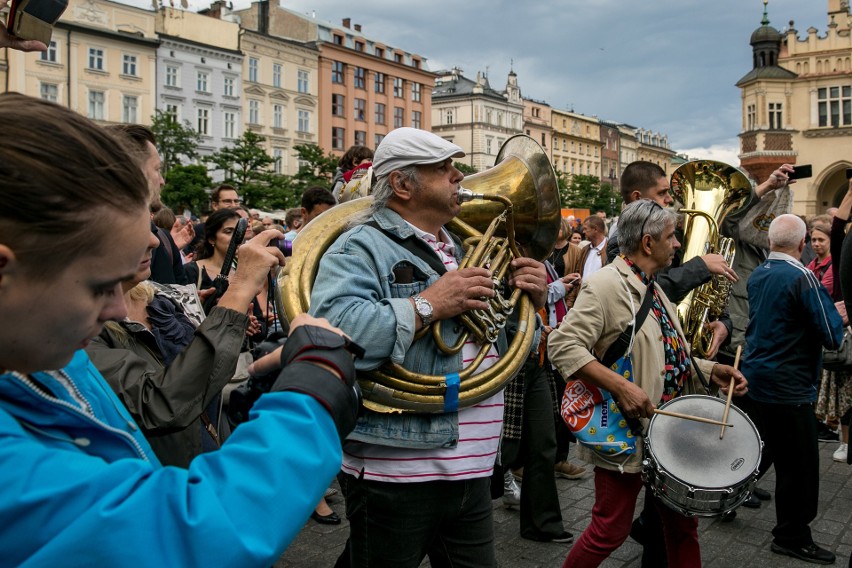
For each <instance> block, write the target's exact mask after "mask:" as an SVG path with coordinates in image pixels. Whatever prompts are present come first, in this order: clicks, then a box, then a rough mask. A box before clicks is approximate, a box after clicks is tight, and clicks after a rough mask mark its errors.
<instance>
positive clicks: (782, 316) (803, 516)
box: [742, 214, 843, 564]
mask: <svg viewBox="0 0 852 568" xmlns="http://www.w3.org/2000/svg"><path fill="white" fill-rule="evenodd" d="M806 231H807V228H806V226H805V223H804V221H802V220H801V219H800V218H799V217H797V216H796V215H790V214H784V215H779V216H778V217H776V218H775V219H774V220H773V221H772V223H771V224H770V225H769V250H770V253H769V258H767V259H766V261H765V262H763V264H761V265H759V266H758V267H757V268H756V269H755V270H754V272H753V273H752V275H751V277H750V278H749V280H748V302H749V323H748V327H747V328H746V348H745V353H744V355H743V365H742V371H743V373H744V374H745V375H746V376H747V377H748V378H749V381H750V384H749V386H750V391H749V394H748V396H747V397H745V398H744V400H743V404H742V405H743V407H744V409H745V410H746V411H747V412H748V413H749V416H750V417H751V418H752V420H754V423H755V425H756V426H757V429H758V431H759V432H760V436H761V438H762V439H763V443H764V449H763V458H762V459H761V463H760V475H763V473H765V472H766V470H767V469H768V468H769V467H770V466H771V465H772V464H773V463H774V464H775V474H776V478H775V479H776V480H775V500H776V508H775V518H776V525H775V528H774V529H772V534H773V536H774V537H775V538H774V539H773V541H772V545H771V548H772V552H775V553H777V554H784V555H787V556H793V557H795V558H799V559H801V560H805V561H807V562H813V563H815V564H832V563H834V554H833V553H832V552H830V551H828V550H825V549H823V548H821V547H819V546H817V545H816V543H814V541H813V538H812V537H811V530H810V526H809V524H810V522H811V521H813V520H814V518H816V514H817V500H818V498H819V450H818V448H817V431H816V426H817V422H816V418H815V417H814V409H813V403H814V401H815V400H816V397H817V386H818V385H819V374H820V369H821V367H822V348H823V347H826V348H829V349H836V348H837V347H838V346H839V345H840V341H841V339H842V338H843V321H842V319H841V317H840V314H839V313H838V312H837V309H836V308H835V307H834V302H833V301H832V299H831V296H829V294H828V291H827V290H826V289H825V288H824V287H823V286H822V285H821V284H820V283H819V281H818V280H817V279H816V276H814V274H813V273H812V272H811V271H810V270H808V269H807V268H805V267H804V266H803V265H802V263H801V262H800V260H799V259H800V257H801V254H802V250H803V249H804V248H805V233H806Z"/></svg>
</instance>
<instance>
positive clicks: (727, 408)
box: [719, 345, 743, 440]
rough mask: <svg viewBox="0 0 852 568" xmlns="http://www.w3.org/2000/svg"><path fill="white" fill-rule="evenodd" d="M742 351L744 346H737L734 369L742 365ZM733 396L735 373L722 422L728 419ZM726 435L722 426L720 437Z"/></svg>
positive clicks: (729, 387)
mask: <svg viewBox="0 0 852 568" xmlns="http://www.w3.org/2000/svg"><path fill="white" fill-rule="evenodd" d="M742 352H743V346H742V345H738V346H737V354H736V356H735V357H734V370H735V371H736V370H737V367H739V366H740V355H742ZM733 396H734V377H733V375H731V384H729V385H728V400H727V401H725V412H724V413H723V414H722V422H727V421H728V411H730V410H731V397H733ZM724 437H725V427H724V426H722V428H721V429H720V430H719V439H720V440H721V439H722V438H724Z"/></svg>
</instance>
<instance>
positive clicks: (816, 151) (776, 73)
mask: <svg viewBox="0 0 852 568" xmlns="http://www.w3.org/2000/svg"><path fill="white" fill-rule="evenodd" d="M827 23H828V26H827V28H826V29H825V30H824V31H822V32H821V31H820V30H818V29H817V28H816V27H813V26H811V27H808V29H807V30H805V31H804V32H800V31H799V30H797V29H796V26H795V22H793V21H791V22H790V23H789V27H788V30H787V32H786V34H781V33H780V32H779V31H778V30H777V29H775V28H774V27H772V26H771V25H770V22H769V16H768V11H767V8H766V2H764V13H763V20H762V22H761V26H760V27H759V28H757V29H756V30H755V32H754V33H753V34H752V36H751V41H750V43H751V45H752V50H753V59H752V64H753V68H752V70H751V71H749V73H748V74H746V75H745V76H744V77H743V78H742V79H740V80H739V81H738V82H737V86H738V87H739V88H740V91H741V97H742V117H743V120H742V132H741V133H740V155H739V157H740V161H741V166H742V167H743V168H744V169H746V170H748V172H749V173H750V174H751V175H752V177H753V178H754V179H755V180H758V181H763V180H764V179H766V177H767V176H768V175H769V174H770V173H771V172H772V171H773V170H774V169H775V168H776V167H777V166H778V165H780V164H782V163H785V162H788V163H794V164H800V165H801V164H811V165H812V166H813V177H812V178H810V179H802V180H799V181H798V182H797V183H796V185H795V186H793V194H794V204H793V212H794V213H797V214H803V215H814V214H819V213H823V212H824V211H825V209H826V208H828V207H831V206H835V205H837V204H839V203H840V200H841V199H842V198H843V195H844V194H845V193H846V188H847V182H846V176H845V170H846V168H849V167H852V152H850V148H852V16H850V14H849V2H848V1H846V0H827Z"/></svg>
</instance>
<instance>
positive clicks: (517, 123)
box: [432, 67, 524, 171]
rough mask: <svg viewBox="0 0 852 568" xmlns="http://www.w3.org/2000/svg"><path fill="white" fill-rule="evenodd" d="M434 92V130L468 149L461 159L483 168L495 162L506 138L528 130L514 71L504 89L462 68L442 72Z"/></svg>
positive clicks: (477, 168) (478, 168) (481, 169)
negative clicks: (465, 71) (465, 72)
mask: <svg viewBox="0 0 852 568" xmlns="http://www.w3.org/2000/svg"><path fill="white" fill-rule="evenodd" d="M437 75H438V77H437V79H436V81H435V88H434V90H433V91H432V132H434V133H435V134H438V135H439V136H442V137H444V138H446V139H447V140H450V141H451V142H453V143H454V144H458V145H459V146H461V148H462V149H463V150H464V151H465V154H466V155H465V157H464V158H460V159H459V161H460V162H463V163H466V164H468V165H470V166H471V167H473V168H475V169H476V170H477V171H483V170H485V169H487V168H490V167H491V166H493V165H494V160H495V159H496V158H497V152H498V151H499V150H500V147H501V146H502V145H503V143H504V142H506V140H508V139H509V138H510V137H511V136H514V135H516V134H522V133H523V132H524V130H523V128H524V100H523V98H522V97H521V89H520V87H519V86H518V76H517V75H516V74H515V73H514V72H513V71H510V72H509V75H508V77H507V79H506V87H505V89H504V90H503V91H497V90H496V89H493V88H492V87H491V84H490V83H489V81H488V77H487V76H486V75H484V74H482V73H477V74H476V80H475V81H474V80H472V79H469V78H467V77H465V76H464V72H463V71H462V70H461V69H459V68H458V67H454V68H453V69H451V70H449V71H439V72H438V73H437Z"/></svg>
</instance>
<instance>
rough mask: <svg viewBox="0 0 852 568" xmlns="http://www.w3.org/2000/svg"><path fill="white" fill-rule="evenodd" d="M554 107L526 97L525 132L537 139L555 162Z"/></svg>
mask: <svg viewBox="0 0 852 568" xmlns="http://www.w3.org/2000/svg"><path fill="white" fill-rule="evenodd" d="M551 112H552V109H551V108H550V105H549V104H547V103H546V102H544V101H537V100H535V99H528V98H525V99H524V134H526V135H527V136H529V137H530V138H532V139H533V140H535V141H536V142H538V143H539V145H541V147H542V149H543V150H544V151H545V152H546V153H547V155H548V157H549V158H550V161H551V163H552V162H553V144H552V142H553V140H552V139H553V126H552V124H551V121H552V118H551Z"/></svg>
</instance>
